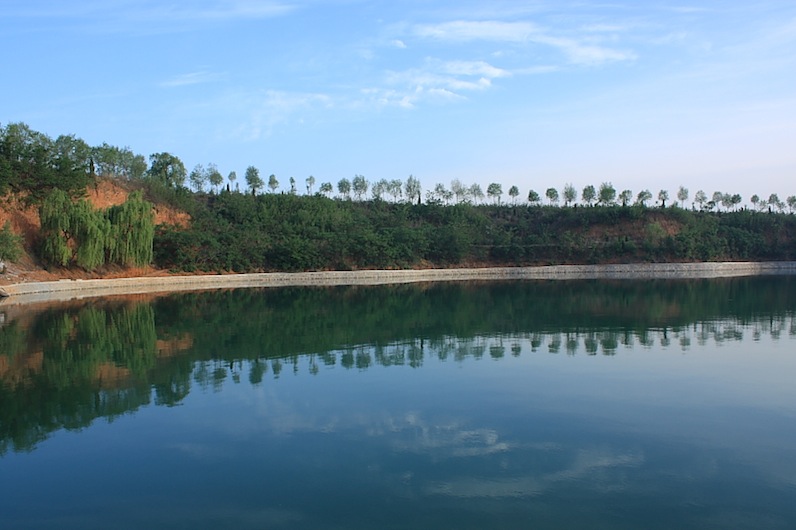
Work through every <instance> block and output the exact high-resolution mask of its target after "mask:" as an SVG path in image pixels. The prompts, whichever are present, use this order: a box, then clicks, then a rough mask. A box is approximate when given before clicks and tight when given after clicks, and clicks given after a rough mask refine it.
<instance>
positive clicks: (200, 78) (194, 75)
mask: <svg viewBox="0 0 796 530" xmlns="http://www.w3.org/2000/svg"><path fill="white" fill-rule="evenodd" d="M221 77H222V74H219V73H214V72H208V71H206V70H200V71H198V72H190V73H187V74H181V75H178V76H176V77H172V78H171V79H168V80H166V81H163V82H162V83H160V86H161V87H164V88H174V87H181V86H188V85H199V84H203V83H210V82H213V81H218V80H219V79H221Z"/></svg>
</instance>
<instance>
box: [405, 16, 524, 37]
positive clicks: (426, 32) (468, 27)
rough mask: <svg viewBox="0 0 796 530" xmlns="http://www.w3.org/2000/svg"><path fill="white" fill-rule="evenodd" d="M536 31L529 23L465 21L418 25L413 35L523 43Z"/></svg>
mask: <svg viewBox="0 0 796 530" xmlns="http://www.w3.org/2000/svg"><path fill="white" fill-rule="evenodd" d="M536 31H537V28H536V26H535V25H533V24H531V23H530V22H500V21H480V22H477V21H465V20H457V21H453V22H443V23H441V24H420V25H417V26H415V28H414V33H415V35H417V36H419V37H424V38H432V39H437V40H444V41H472V40H489V41H497V42H524V41H526V40H527V39H528V38H529V37H530V35H531V34H533V33H534V32H536Z"/></svg>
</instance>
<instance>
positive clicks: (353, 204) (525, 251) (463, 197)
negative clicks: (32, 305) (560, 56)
mask: <svg viewBox="0 0 796 530" xmlns="http://www.w3.org/2000/svg"><path fill="white" fill-rule="evenodd" d="M100 177H102V178H110V179H116V180H117V181H118V182H119V183H121V184H123V185H125V186H126V187H127V188H128V189H137V190H139V191H140V194H133V195H131V199H130V200H129V201H128V203H127V204H125V205H122V206H119V207H114V208H111V209H110V210H108V211H106V212H100V211H94V210H93V209H92V207H91V206H90V205H89V203H87V202H86V201H85V200H84V199H81V196H82V195H83V194H84V193H85V190H86V186H90V185H92V184H96V183H97V178H100ZM227 178H228V183H227V185H226V186H223V183H224V178H223V176H222V173H221V172H220V171H219V170H218V168H217V167H216V165H215V164H212V163H209V164H207V165H202V164H197V165H196V166H194V169H193V170H192V171H191V172H190V174H188V172H187V171H186V168H185V164H184V163H183V162H182V160H180V159H179V158H178V157H177V156H175V155H173V154H171V153H167V152H161V153H155V154H152V155H151V156H150V157H149V167H147V163H146V159H145V158H144V157H143V156H141V155H137V154H135V153H133V152H132V151H130V150H129V149H128V148H118V147H113V146H109V145H108V144H102V145H101V146H99V147H93V148H92V147H89V146H87V145H86V144H85V142H83V141H82V140H79V139H77V138H75V137H74V136H60V137H58V138H57V139H56V140H52V139H50V138H49V137H47V136H46V135H44V134H42V133H38V132H36V131H32V130H31V129H30V128H29V127H27V126H26V125H24V124H10V125H7V126H5V127H0V196H3V195H4V194H7V193H14V194H17V196H19V197H20V198H22V200H24V201H27V202H28V203H29V204H35V205H37V206H38V207H39V211H40V213H41V221H42V231H41V235H40V237H39V243H38V245H37V252H38V256H39V257H40V258H41V260H42V262H43V263H45V264H47V265H58V266H66V267H68V266H77V267H82V268H84V269H87V270H96V269H98V268H100V267H102V266H104V265H105V264H119V265H142V264H146V263H150V262H153V261H154V263H155V265H157V266H159V267H162V268H168V269H172V270H178V271H179V270H183V271H194V270H200V271H237V272H249V271H276V270H282V271H302V270H328V269H363V268H414V267H428V266H433V267H441V266H466V265H483V266H488V265H542V264H561V263H607V262H657V261H718V260H791V259H796V217H794V216H792V215H784V212H785V210H786V208H788V209H790V211H791V213H792V212H793V210H794V209H796V197H795V196H790V197H788V198H787V200H785V201H783V200H780V199H779V196H778V195H777V194H776V193H772V194H770V195H768V199H767V200H764V199H761V198H760V196H758V195H754V196H752V197H751V199H750V200H751V204H752V208H750V209H746V208H739V206H740V204H741V203H742V198H741V196H740V195H738V194H731V193H724V192H720V191H716V192H714V193H713V195H712V199H711V200H708V194H707V193H705V192H704V191H702V190H699V191H697V192H696V193H695V194H694V202H693V203H692V205H691V208H690V209H689V208H687V207H686V204H685V203H686V201H687V200H688V198H689V196H690V194H689V192H688V189H687V188H685V187H683V186H680V188H679V190H678V191H677V193H676V200H674V199H672V200H670V198H669V192H668V191H667V190H659V191H658V193H657V201H655V202H654V203H653V197H654V196H653V194H652V192H650V191H649V190H642V191H640V192H638V194H637V195H635V201H634V200H633V197H634V194H633V192H632V191H631V190H629V189H624V190H622V191H621V192H619V193H617V189H616V188H615V187H614V186H613V184H612V183H610V182H603V183H602V184H601V185H600V186H599V188H598V189H597V188H595V187H594V186H593V185H587V186H585V187H584V188H583V190H582V191H581V193H580V203H578V202H577V200H578V192H577V190H576V189H575V188H574V186H573V185H572V184H567V185H565V186H564V188H563V189H562V192H561V193H559V190H557V189H556V188H554V187H548V188H543V187H540V189H545V192H544V196H541V195H540V193H538V192H536V191H534V190H530V191H529V192H528V195H527V198H528V202H527V203H525V204H520V202H521V201H518V198H519V197H520V196H521V192H520V190H519V189H518V188H517V187H516V186H511V187H509V188H508V195H509V197H510V201H509V202H507V203H504V202H503V201H502V198H503V189H504V188H503V186H502V185H501V184H500V183H497V182H492V183H490V184H489V185H488V186H487V188H486V193H484V191H483V190H482V188H481V186H480V185H478V184H473V185H471V186H467V185H465V184H463V183H462V182H461V181H459V180H458V179H455V180H454V181H453V182H451V186H450V189H448V188H446V186H445V185H444V184H442V183H438V184H436V185H435V186H434V187H433V188H431V189H429V190H427V191H426V192H425V195H423V193H422V190H421V187H420V182H419V181H418V180H417V179H416V178H415V177H413V176H409V177H408V179H407V180H406V182H405V183H404V182H402V181H401V180H400V179H392V180H388V179H379V180H376V181H375V182H369V181H368V180H367V179H366V178H365V177H364V176H363V175H354V176H353V178H352V179H348V178H342V179H340V180H339V181H338V182H337V184H336V186H334V185H333V184H332V182H322V183H320V185H319V186H318V191H317V192H316V193H313V189H314V188H315V184H316V179H315V177H312V176H310V177H308V178H307V179H306V180H305V183H306V195H300V194H299V190H298V186H297V180H296V178H294V177H290V178H288V179H285V180H287V182H289V187H287V188H286V189H283V191H282V192H281V193H279V192H278V190H279V187H280V182H279V179H277V177H276V176H275V175H273V174H272V175H270V176H269V177H268V179H267V182H266V181H265V180H264V179H263V178H262V177H261V176H260V171H259V169H257V168H256V167H254V166H248V167H247V168H246V171H245V176H244V181H245V184H244V185H245V188H244V189H243V191H240V188H239V184H238V183H237V182H236V181H237V174H236V172H235V171H232V172H230V173H229V176H228V177H227ZM186 181H187V182H188V183H189V184H190V185H191V186H192V188H188V187H186ZM233 184H234V186H235V189H234V190H233V189H231V185H233ZM266 186H267V188H266ZM335 190H336V191H337V195H336V196H334V193H335ZM369 193H370V195H371V197H369V196H368V194H369ZM423 197H425V202H423V200H422V198H423ZM144 199H146V200H144ZM543 199H547V200H546V201H545V203H546V205H543V204H542V201H543ZM147 201H149V202H147ZM560 201H561V202H563V206H559V203H560ZM150 203H156V204H164V203H165V204H168V205H170V206H171V207H173V208H176V209H178V210H182V211H185V212H186V213H188V214H189V215H191V217H192V219H193V220H192V223H191V224H190V226H188V227H177V226H159V227H154V226H152V221H151V210H152V205H151V204H150ZM656 204H657V206H655V205H656ZM6 234H8V232H6ZM11 235H12V236H13V234H11ZM6 247H7V248H9V249H13V248H14V245H8V244H7V245H6ZM5 252H6V253H8V252H9V250H6V251H5ZM10 252H12V254H9V256H11V255H14V254H13V251H10ZM17 255H18V254H17ZM6 259H9V260H10V259H11V257H8V258H6Z"/></svg>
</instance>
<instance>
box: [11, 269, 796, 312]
mask: <svg viewBox="0 0 796 530" xmlns="http://www.w3.org/2000/svg"><path fill="white" fill-rule="evenodd" d="M795 273H796V262H766V263H751V262H724V263H649V264H623V265H552V266H548V267H495V268H479V269H428V270H365V271H329V272H299V273H262V274H229V275H200V276H166V277H143V278H118V279H107V280H59V281H53V282H36V283H20V284H15V285H8V286H5V287H2V288H0V294H2V295H4V296H7V297H9V300H7V302H10V301H12V300H13V303H27V302H35V301H45V300H68V299H74V298H83V297H92V296H107V295H115V294H137V293H153V292H168V291H188V290H204V289H222V288H240V287H276V286H288V285H377V284H386V283H411V282H430V281H472V280H532V279H545V280H566V279H598V278H605V279H634V278H636V279H643V278H717V277H730V276H750V275H762V274H795Z"/></svg>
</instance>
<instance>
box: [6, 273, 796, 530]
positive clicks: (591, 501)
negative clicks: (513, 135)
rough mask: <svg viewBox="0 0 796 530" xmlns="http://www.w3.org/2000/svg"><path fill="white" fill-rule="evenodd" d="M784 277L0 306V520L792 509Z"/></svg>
mask: <svg viewBox="0 0 796 530" xmlns="http://www.w3.org/2000/svg"><path fill="white" fill-rule="evenodd" d="M794 315H796V277H791V276H784V277H753V278H733V279H716V280H644V281H630V280H623V281H596V280H590V281H563V282H561V281H523V282H478V283H435V284H415V285H396V286H370V287H362V286H359V287H325V288H299V287H286V288H273V289H240V290H227V291H216V292H200V293H179V294H171V295H161V296H152V295H146V296H130V297H117V298H107V299H93V300H83V301H73V302H69V303H59V304H51V305H30V306H14V305H11V304H9V303H8V301H7V302H5V303H4V304H0V527H2V528H59V529H61V528H80V529H91V528H97V529H99V528H102V529H106V528H136V529H137V528H218V527H235V528H321V529H324V528H347V529H350V528H457V529H462V528H474V529H475V528H479V529H480V528H567V529H573V528H589V529H599V528H612V529H614V528H628V529H630V528H633V529H637V528H647V529H650V528H661V529H663V528H666V529H670V528H678V529H683V528H699V529H704V528H722V529H724V528H796V384H794V376H796V348H795V347H794V346H796V320H795V319H794Z"/></svg>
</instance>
